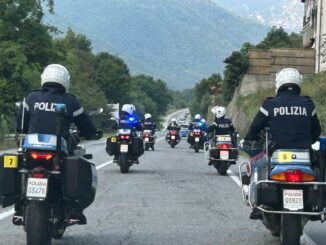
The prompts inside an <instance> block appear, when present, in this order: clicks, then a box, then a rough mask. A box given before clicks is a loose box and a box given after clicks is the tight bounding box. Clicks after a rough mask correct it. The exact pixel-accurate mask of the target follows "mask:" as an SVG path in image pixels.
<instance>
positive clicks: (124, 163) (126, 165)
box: [119, 154, 130, 174]
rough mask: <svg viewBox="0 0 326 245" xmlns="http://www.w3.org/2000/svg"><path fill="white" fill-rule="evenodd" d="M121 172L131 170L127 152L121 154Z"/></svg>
mask: <svg viewBox="0 0 326 245" xmlns="http://www.w3.org/2000/svg"><path fill="white" fill-rule="evenodd" d="M119 165H120V172H121V173H122V174H126V173H128V172H129V168H130V164H129V158H128V155H127V154H121V155H120V159H119Z"/></svg>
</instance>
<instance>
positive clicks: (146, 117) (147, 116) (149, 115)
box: [144, 113, 152, 120]
mask: <svg viewBox="0 0 326 245" xmlns="http://www.w3.org/2000/svg"><path fill="white" fill-rule="evenodd" d="M144 117H145V120H146V119H149V118H151V117H152V115H151V114H149V113H146V114H145V116H144Z"/></svg>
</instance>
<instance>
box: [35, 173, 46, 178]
mask: <svg viewBox="0 0 326 245" xmlns="http://www.w3.org/2000/svg"><path fill="white" fill-rule="evenodd" d="M32 176H33V178H38V179H42V178H44V177H45V174H42V173H34V174H32Z"/></svg>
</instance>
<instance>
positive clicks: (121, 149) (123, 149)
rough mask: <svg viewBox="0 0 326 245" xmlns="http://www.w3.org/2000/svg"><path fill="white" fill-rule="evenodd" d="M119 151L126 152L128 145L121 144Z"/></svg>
mask: <svg viewBox="0 0 326 245" xmlns="http://www.w3.org/2000/svg"><path fill="white" fill-rule="evenodd" d="M120 152H122V153H127V152H128V145H121V146H120Z"/></svg>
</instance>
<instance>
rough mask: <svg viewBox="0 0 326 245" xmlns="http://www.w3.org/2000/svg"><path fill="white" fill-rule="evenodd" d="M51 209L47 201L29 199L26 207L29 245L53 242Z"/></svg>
mask: <svg viewBox="0 0 326 245" xmlns="http://www.w3.org/2000/svg"><path fill="white" fill-rule="evenodd" d="M49 215H50V209H49V204H48V203H47V202H42V201H29V202H28V204H27V207H26V223H25V230H26V237H27V245H49V244H51V235H50V222H49Z"/></svg>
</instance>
